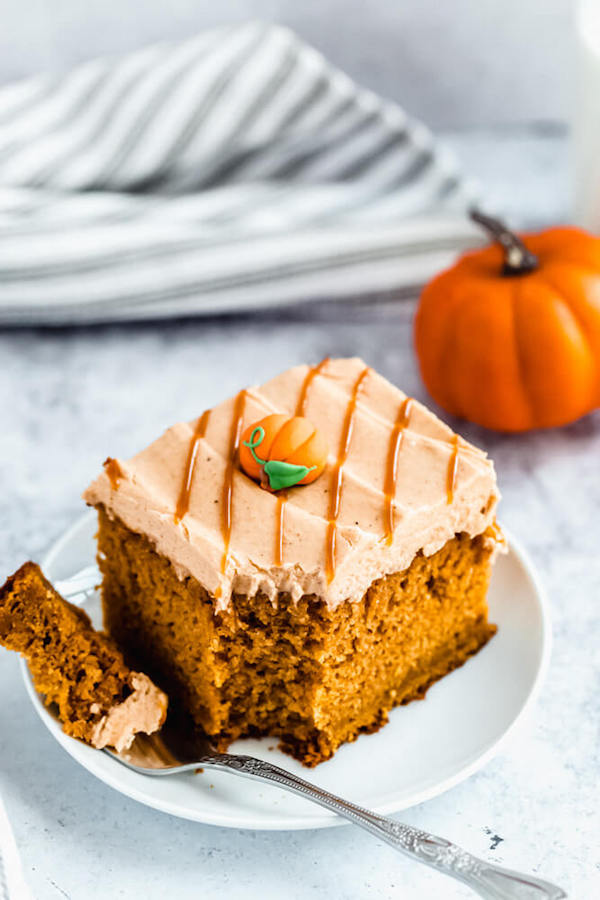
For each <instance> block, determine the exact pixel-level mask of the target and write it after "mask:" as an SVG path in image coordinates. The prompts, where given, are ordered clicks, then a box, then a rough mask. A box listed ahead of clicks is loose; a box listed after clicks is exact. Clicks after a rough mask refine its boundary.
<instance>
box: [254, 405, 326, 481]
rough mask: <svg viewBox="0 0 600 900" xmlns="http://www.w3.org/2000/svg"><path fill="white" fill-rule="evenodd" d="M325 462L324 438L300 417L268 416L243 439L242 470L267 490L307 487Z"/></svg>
mask: <svg viewBox="0 0 600 900" xmlns="http://www.w3.org/2000/svg"><path fill="white" fill-rule="evenodd" d="M326 462H327V443H326V441H325V438H324V437H323V435H322V434H321V432H320V431H318V430H317V429H316V428H315V426H314V425H313V424H312V422H309V420H308V419H305V418H303V417H302V416H284V415H273V416H267V417H266V418H264V419H261V420H260V422H256V423H255V424H254V425H251V426H250V427H249V428H247V429H246V431H245V432H244V434H243V435H242V441H241V444H240V464H241V466H242V469H243V470H244V472H245V473H246V475H249V476H250V478H253V479H254V480H255V481H259V482H260V483H261V485H262V487H265V488H267V490H271V491H280V490H281V489H282V488H288V487H292V486H293V485H296V484H310V483H311V481H314V480H315V478H318V477H319V475H320V474H321V472H322V471H323V469H324V468H325V464H326Z"/></svg>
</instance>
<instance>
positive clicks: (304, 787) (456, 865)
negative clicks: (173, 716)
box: [198, 753, 567, 900]
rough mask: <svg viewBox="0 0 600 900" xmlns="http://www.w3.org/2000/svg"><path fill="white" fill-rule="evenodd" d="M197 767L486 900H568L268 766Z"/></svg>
mask: <svg viewBox="0 0 600 900" xmlns="http://www.w3.org/2000/svg"><path fill="white" fill-rule="evenodd" d="M198 765H201V766H211V767H215V768H217V769H226V770H227V771H228V772H231V773H233V774H235V775H241V776H242V777H245V778H252V779H254V780H258V781H263V782H266V783H267V784H277V785H279V786H280V787H282V788H284V789H285V790H287V791H290V792H291V793H293V794H298V795H299V796H300V797H305V798H306V799H307V800H312V801H313V802H314V803H318V804H319V806H324V807H325V809H329V810H331V811H332V812H334V813H337V814H338V815H339V816H343V817H344V818H345V819H348V820H349V821H350V822H353V823H354V824H355V825H358V826H359V827H361V828H364V829H365V830H366V831H369V832H370V833H371V834H373V835H375V837H378V838H380V839H381V840H383V841H385V842H386V843H387V844H390V845H391V846H392V847H394V849H395V850H399V851H400V852H401V853H404V854H405V855H406V856H409V857H411V859H414V860H417V861H418V862H422V863H425V865H427V866H431V867H432V868H433V869H437V870H438V872H443V873H444V874H445V875H450V876H451V877H453V878H456V879H457V880H458V881H462V882H463V883H464V884H466V885H468V886H469V887H470V888H471V889H472V890H474V891H475V892H476V893H477V894H479V896H480V897H484V898H486V900H560V898H562V897H566V896H567V895H566V894H565V892H564V891H563V890H562V889H561V888H559V887H556V885H553V884H550V882H548V881H543V880H542V879H541V878H534V877H533V876H532V875H523V874H521V873H519V872H513V871H511V870H510V869H504V868H502V867H500V866H495V865H493V864H492V863H488V862H485V860H482V859H478V858H477V857H476V856H472V855H471V854H470V853H467V851H466V850H463V849H461V848H460V847H458V846H457V845H456V844H452V843H451V842H450V841H447V840H445V838H441V837H437V836H436V835H434V834H429V833H428V832H426V831H421V830H420V829H419V828H413V827H411V826H410V825H403V824H402V823H401V822H396V821H395V820H394V819H389V818H387V817H386V816H378V815H376V814H375V813H373V812H370V811H369V810H368V809H364V808H363V807H362V806H357V805H356V804H355V803H350V802H349V801H348V800H343V799H342V798H341V797H336V795H335V794H330V793H329V791H325V790H323V789H322V788H320V787H317V786H316V785H314V784H310V783H309V782H308V781H304V779H303V778H299V777H298V776H297V775H294V774H293V773H292V772H286V771H285V769H280V768H279V766H274V765H272V764H271V763H268V762H266V761H264V760H261V759H255V758H254V757H252V756H238V755H233V754H229V753H218V754H214V755H213V756H207V757H205V758H203V759H202V761H201V762H199V763H198Z"/></svg>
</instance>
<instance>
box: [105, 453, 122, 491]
mask: <svg viewBox="0 0 600 900" xmlns="http://www.w3.org/2000/svg"><path fill="white" fill-rule="evenodd" d="M103 466H104V471H105V472H106V474H107V475H108V480H109V481H110V486H111V487H112V489H113V491H116V489H117V488H118V486H119V482H120V480H121V478H124V477H125V472H124V471H123V469H122V468H121V466H120V465H119V463H118V461H117V460H116V459H113V458H112V456H108V457H107V458H106V459H105V460H104V462H103Z"/></svg>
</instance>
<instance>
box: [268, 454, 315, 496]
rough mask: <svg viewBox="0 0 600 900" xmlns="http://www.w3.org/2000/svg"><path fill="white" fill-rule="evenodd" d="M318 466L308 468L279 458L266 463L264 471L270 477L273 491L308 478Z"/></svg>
mask: <svg viewBox="0 0 600 900" xmlns="http://www.w3.org/2000/svg"><path fill="white" fill-rule="evenodd" d="M315 468H316V466H311V467H310V469H307V468H306V466H294V465H292V463H286V462H281V461H280V460H278V459H270V460H269V462H267V463H265V465H264V473H265V475H266V476H267V477H268V479H269V486H270V488H271V490H272V491H280V490H281V489H282V488H288V487H293V486H294V485H295V484H298V482H299V481H302V479H303V478H306V476H307V475H308V473H309V472H312V470H313V469H315Z"/></svg>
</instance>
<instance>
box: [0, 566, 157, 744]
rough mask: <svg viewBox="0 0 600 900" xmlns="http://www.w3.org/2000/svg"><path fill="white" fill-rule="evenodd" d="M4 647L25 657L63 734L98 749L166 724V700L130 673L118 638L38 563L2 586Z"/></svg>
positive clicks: (0, 616)
mask: <svg viewBox="0 0 600 900" xmlns="http://www.w3.org/2000/svg"><path fill="white" fill-rule="evenodd" d="M0 646H3V647H6V648H7V649H8V650H15V651H16V652H17V653H21V654H22V656H24V657H25V659H26V660H27V664H28V666H29V670H30V672H31V676H32V678H33V683H34V685H35V687H36V690H37V691H38V692H39V693H40V694H42V695H43V696H44V699H45V702H46V704H47V705H48V706H51V705H54V706H55V707H56V711H57V714H58V718H59V719H60V721H61V723H62V726H63V731H65V732H66V733H67V734H69V735H71V737H75V738H80V739H81V740H83V741H86V742H87V743H89V744H92V746H94V747H97V748H98V749H101V748H103V747H115V749H117V750H119V751H120V750H124V749H126V748H127V747H129V746H130V745H131V743H132V741H133V739H134V737H135V735H136V734H139V733H143V734H152V733H153V732H155V731H157V730H158V729H159V728H160V726H161V725H162V724H163V722H164V720H165V717H166V714H167V698H166V696H165V695H164V694H163V692H162V691H160V690H159V689H158V688H157V687H156V686H155V685H154V684H153V683H152V682H151V681H150V679H149V678H148V676H147V675H144V674H143V673H142V672H132V671H131V670H130V669H129V667H128V666H127V665H125V661H124V659H123V654H122V653H121V652H120V650H118V648H117V647H116V646H115V645H114V643H113V641H112V640H110V639H109V638H107V637H106V635H104V634H101V633H99V632H97V631H95V630H94V628H93V627H92V623H91V622H90V619H89V617H88V615H87V613H85V612H84V611H83V610H82V609H79V607H77V606H73V604H72V603H68V602H67V601H66V600H65V599H64V598H63V597H61V596H60V594H59V593H57V591H55V590H54V588H53V587H52V585H51V584H50V582H49V581H48V580H47V579H46V578H45V577H44V575H43V574H42V570H41V569H40V567H39V566H37V565H36V564H35V563H33V562H26V563H24V564H23V565H22V566H21V568H20V569H19V570H18V571H17V572H15V574H14V575H11V576H10V578H8V579H7V581H6V583H5V584H4V585H3V586H2V587H0Z"/></svg>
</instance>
